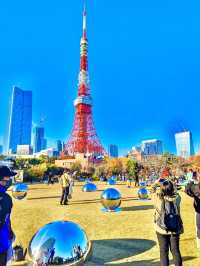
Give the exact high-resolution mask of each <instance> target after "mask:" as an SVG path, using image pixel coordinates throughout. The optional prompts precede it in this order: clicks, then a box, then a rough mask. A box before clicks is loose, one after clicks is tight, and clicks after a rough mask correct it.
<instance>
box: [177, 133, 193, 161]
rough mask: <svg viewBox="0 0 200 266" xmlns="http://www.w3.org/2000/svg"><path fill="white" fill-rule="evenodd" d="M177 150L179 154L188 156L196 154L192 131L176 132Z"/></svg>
mask: <svg viewBox="0 0 200 266" xmlns="http://www.w3.org/2000/svg"><path fill="white" fill-rule="evenodd" d="M175 140H176V152H177V155H178V156H181V157H183V158H188V157H190V156H192V155H194V145H193V140H192V133H191V132H190V131H185V132H180V133H176V134H175Z"/></svg>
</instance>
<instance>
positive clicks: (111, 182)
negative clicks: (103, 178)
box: [108, 178, 116, 186]
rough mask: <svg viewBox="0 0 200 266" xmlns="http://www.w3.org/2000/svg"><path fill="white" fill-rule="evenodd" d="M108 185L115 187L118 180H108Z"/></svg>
mask: <svg viewBox="0 0 200 266" xmlns="http://www.w3.org/2000/svg"><path fill="white" fill-rule="evenodd" d="M108 185H110V186H114V185H116V180H115V179H112V178H110V179H109V180H108Z"/></svg>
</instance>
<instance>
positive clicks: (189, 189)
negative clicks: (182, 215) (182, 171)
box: [185, 176, 200, 249]
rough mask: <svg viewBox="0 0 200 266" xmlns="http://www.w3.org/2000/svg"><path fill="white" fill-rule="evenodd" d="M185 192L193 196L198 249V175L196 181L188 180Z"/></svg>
mask: <svg viewBox="0 0 200 266" xmlns="http://www.w3.org/2000/svg"><path fill="white" fill-rule="evenodd" d="M185 193H186V194H187V195H188V196H190V197H192V198H194V204H193V206H194V209H195V220H196V231H197V248H199V249H200V176H197V183H196V184H195V183H194V182H189V183H188V184H187V186H186V187H185Z"/></svg>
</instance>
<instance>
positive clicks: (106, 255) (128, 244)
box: [89, 239, 156, 265]
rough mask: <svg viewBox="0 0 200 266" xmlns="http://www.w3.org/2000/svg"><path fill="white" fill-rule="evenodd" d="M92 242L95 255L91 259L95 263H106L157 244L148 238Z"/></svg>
mask: <svg viewBox="0 0 200 266" xmlns="http://www.w3.org/2000/svg"><path fill="white" fill-rule="evenodd" d="M92 244H93V255H92V257H91V259H90V260H89V261H90V262H92V263H94V264H95V265H104V264H106V263H109V262H112V261H113V262H114V261H117V260H121V259H126V258H129V257H132V256H135V255H138V254H140V253H143V252H145V251H148V250H149V249H151V248H153V247H154V246H155V245H156V242H155V241H152V240H147V239H106V240H95V241H93V242H92ZM131 263H132V262H131ZM122 265H126V264H122ZM127 265H133V264H127ZM141 265H142V264H141Z"/></svg>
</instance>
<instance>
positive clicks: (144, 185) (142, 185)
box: [139, 181, 147, 188]
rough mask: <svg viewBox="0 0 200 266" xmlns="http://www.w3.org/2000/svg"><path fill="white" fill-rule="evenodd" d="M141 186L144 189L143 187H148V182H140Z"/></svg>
mask: <svg viewBox="0 0 200 266" xmlns="http://www.w3.org/2000/svg"><path fill="white" fill-rule="evenodd" d="M139 186H140V187H141V188H142V187H146V186H147V184H146V182H145V181H142V182H140V183H139Z"/></svg>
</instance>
